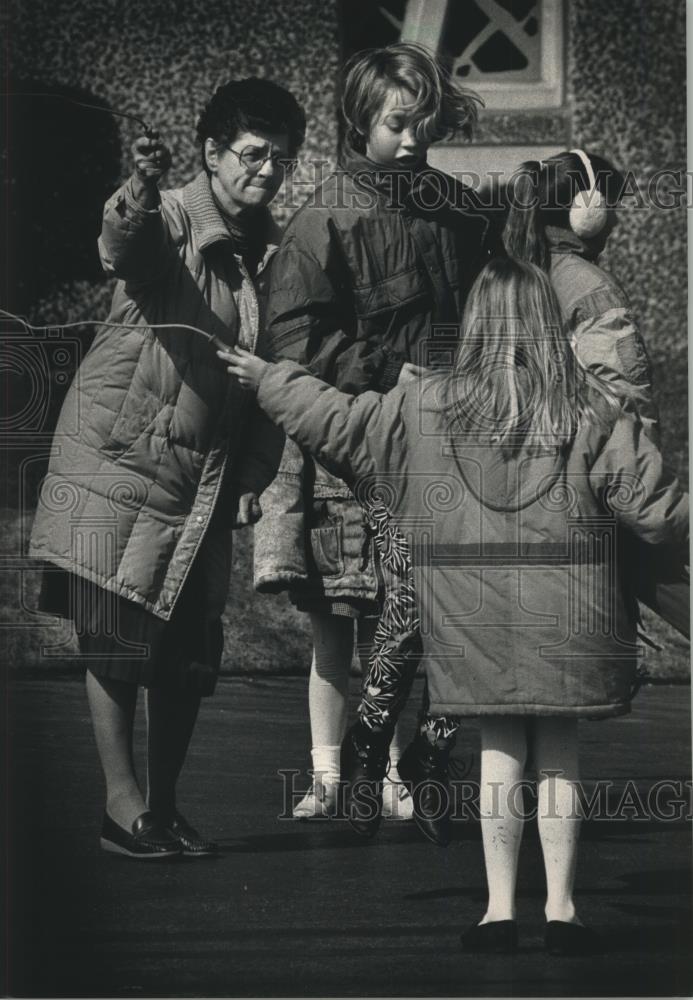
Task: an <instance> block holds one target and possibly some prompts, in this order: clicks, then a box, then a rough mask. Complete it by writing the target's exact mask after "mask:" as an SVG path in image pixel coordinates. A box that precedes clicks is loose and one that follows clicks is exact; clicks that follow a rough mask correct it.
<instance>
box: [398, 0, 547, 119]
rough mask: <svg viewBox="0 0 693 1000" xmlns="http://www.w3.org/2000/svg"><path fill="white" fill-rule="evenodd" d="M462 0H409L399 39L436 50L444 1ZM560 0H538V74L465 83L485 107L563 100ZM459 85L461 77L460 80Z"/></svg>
mask: <svg viewBox="0 0 693 1000" xmlns="http://www.w3.org/2000/svg"><path fill="white" fill-rule="evenodd" d="M459 2H463V0H409V4H408V7H407V14H406V18H405V21H404V25H403V27H402V34H401V40H402V41H403V42H418V43H419V44H420V45H425V46H426V47H427V48H429V49H431V50H433V51H434V52H438V51H439V50H440V47H441V42H442V39H443V33H444V27H445V15H446V12H447V7H448V3H459ZM563 7H564V0H542V5H541V57H540V59H541V62H540V78H539V80H534V81H532V82H531V83H529V82H528V83H518V82H517V81H514V82H513V81H507V82H504V81H503V80H490V81H484V80H472V81H470V82H469V86H470V87H471V89H472V90H475V91H476V92H477V94H479V96H480V97H482V98H483V99H484V103H485V105H486V110H487V111H510V112H512V111H533V110H536V109H538V108H558V107H561V106H562V104H563V75H564V74H563V56H564V51H565V46H564V42H563V30H564V24H565V17H564V9H563ZM460 82H461V84H462V86H464V85H465V82H464V80H461V81H460Z"/></svg>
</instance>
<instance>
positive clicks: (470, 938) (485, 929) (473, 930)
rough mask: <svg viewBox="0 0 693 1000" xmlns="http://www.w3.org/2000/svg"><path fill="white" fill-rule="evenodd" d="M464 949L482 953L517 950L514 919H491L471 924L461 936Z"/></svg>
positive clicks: (501, 952) (492, 953)
mask: <svg viewBox="0 0 693 1000" xmlns="http://www.w3.org/2000/svg"><path fill="white" fill-rule="evenodd" d="M461 944H462V947H463V948H464V950H465V951H475V952H477V953H478V954H484V955H511V954H512V953H513V952H515V951H517V924H516V923H515V921H514V920H491V921H489V923H487V924H473V925H472V926H471V927H470V928H469V930H468V931H465V932H464V934H463V935H462V938H461Z"/></svg>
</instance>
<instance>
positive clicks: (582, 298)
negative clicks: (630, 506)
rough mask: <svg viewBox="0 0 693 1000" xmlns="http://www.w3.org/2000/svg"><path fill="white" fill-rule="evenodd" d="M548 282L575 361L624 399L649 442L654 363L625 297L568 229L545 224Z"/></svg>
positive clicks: (655, 425)
mask: <svg viewBox="0 0 693 1000" xmlns="http://www.w3.org/2000/svg"><path fill="white" fill-rule="evenodd" d="M546 235H547V239H548V241H549V247H550V250H551V268H550V278H551V285H552V287H553V290H554V292H555V293H556V298H557V299H558V304H559V305H560V308H561V315H562V318H563V322H564V324H565V328H566V331H567V332H568V335H569V336H570V338H571V342H572V345H573V350H574V351H575V354H576V356H577V358H578V360H579V362H580V363H581V364H582V365H583V366H584V367H585V368H589V369H590V371H592V372H593V373H594V374H595V375H597V376H598V377H599V378H601V379H602V380H603V381H605V382H607V383H608V384H609V385H610V387H611V388H612V389H613V391H614V392H616V393H617V395H619V396H620V397H622V398H624V399H628V400H630V402H631V405H632V408H633V409H634V411H635V412H636V413H637V414H638V416H639V418H640V420H641V422H642V425H643V427H644V428H645V430H646V432H647V434H648V435H649V436H650V437H651V438H652V440H653V441H657V442H658V441H659V414H658V412H657V405H656V403H655V401H654V398H653V394H652V393H653V388H652V366H651V364H650V359H649V358H648V356H647V350H646V348H645V344H644V343H643V339H642V337H641V335H640V332H639V330H638V328H637V325H636V323H635V320H634V318H633V311H632V309H631V305H630V302H629V301H628V296H627V295H626V293H625V291H624V290H623V288H622V287H621V286H620V285H619V283H618V282H617V281H616V279H615V278H614V276H613V275H612V274H610V273H609V272H608V271H605V270H604V268H602V267H600V266H599V264H598V263H597V260H596V259H595V257H594V255H593V254H592V253H591V252H590V250H589V248H588V246H587V245H586V244H585V243H584V242H583V240H581V239H580V237H579V236H576V234H575V233H573V232H572V231H571V230H569V229H559V228H558V227H556V226H547V229H546Z"/></svg>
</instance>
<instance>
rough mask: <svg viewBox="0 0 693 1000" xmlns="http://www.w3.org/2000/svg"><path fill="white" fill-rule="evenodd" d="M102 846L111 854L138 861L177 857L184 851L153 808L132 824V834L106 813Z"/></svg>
mask: <svg viewBox="0 0 693 1000" xmlns="http://www.w3.org/2000/svg"><path fill="white" fill-rule="evenodd" d="M101 847H102V848H103V849H104V851H109V852H110V853H111V854H122V855H124V856H125V857H128V858H135V859H137V860H138V861H154V860H156V859H157V858H175V857H178V856H179V855H180V854H181V853H182V851H181V845H180V843H179V842H178V840H177V839H176V838H175V837H174V836H173V835H172V834H171V833H170V832H169V831H168V830H167V829H166V827H165V826H163V825H162V824H161V823H159V821H158V820H157V818H156V816H155V815H154V813H151V812H149V811H147V812H143V813H142V815H141V816H138V817H137V819H136V820H135V822H134V823H133V824H132V833H128V832H127V830H124V829H123V827H122V826H118V824H117V823H116V822H114V820H112V819H111V817H110V816H109V815H108V813H104V817H103V823H102V825H101Z"/></svg>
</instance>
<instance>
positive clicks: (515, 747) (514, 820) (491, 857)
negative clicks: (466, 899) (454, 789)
mask: <svg viewBox="0 0 693 1000" xmlns="http://www.w3.org/2000/svg"><path fill="white" fill-rule="evenodd" d="M526 753H527V735H526V720H525V719H523V718H520V717H512V716H504V717H503V716H493V717H485V716H484V717H482V720H481V787H480V792H479V809H480V812H481V835H482V841H483V845H484V861H485V863H486V880H487V882H488V908H487V910H486V913H485V915H484V917H483V919H482V920H481V921H480V922H481V923H482V924H485V923H489V922H491V921H496V920H514V919H515V887H516V884H517V863H518V856H519V851H520V843H521V840H522V830H523V826H524V819H523V816H522V798H521V795H520V789H519V785H518V783H519V782H520V781H521V780H522V775H523V773H524V766H525V757H526Z"/></svg>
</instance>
